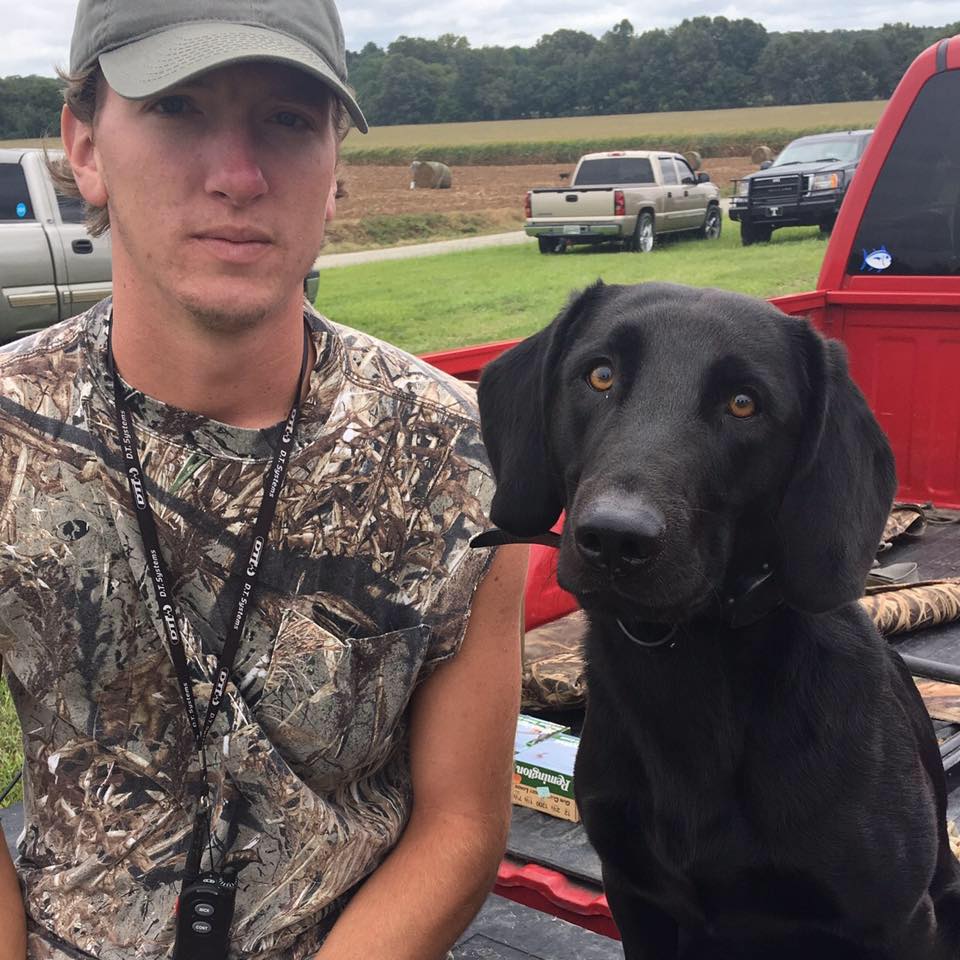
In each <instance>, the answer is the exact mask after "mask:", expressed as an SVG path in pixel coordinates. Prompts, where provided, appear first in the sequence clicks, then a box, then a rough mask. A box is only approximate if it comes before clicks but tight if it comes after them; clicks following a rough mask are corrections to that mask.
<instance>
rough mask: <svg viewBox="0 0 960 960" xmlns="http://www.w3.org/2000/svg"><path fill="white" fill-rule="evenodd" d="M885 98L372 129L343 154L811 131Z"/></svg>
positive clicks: (842, 124) (861, 120) (847, 124)
mask: <svg viewBox="0 0 960 960" xmlns="http://www.w3.org/2000/svg"><path fill="white" fill-rule="evenodd" d="M885 106H886V101H885V100H861V101H855V102H851V103H816V104H803V105H800V106H790V107H746V108H742V109H737V110H685V111H679V112H672V113H634V114H618V115H615V116H607V117H549V118H544V119H542V120H489V121H484V122H478V123H433V124H405V125H401V126H396V127H374V128H372V129H371V130H370V132H369V133H368V134H366V135H363V134H359V133H357V132H356V131H353V132H352V133H351V134H350V136H349V137H348V138H347V140H346V142H345V143H344V153H345V154H348V155H349V153H350V152H351V151H353V150H359V149H376V148H379V147H409V146H414V145H418V144H436V145H438V146H445V145H451V146H453V145H457V146H459V145H463V144H479V143H507V142H511V141H519V140H522V141H558V140H596V139H606V138H609V137H619V136H630V137H633V136H656V137H661V136H674V135H678V134H692V133H711V134H726V133H745V132H748V131H751V130H772V129H785V130H806V129H809V128H812V127H835V128H837V129H853V128H856V127H861V126H864V127H870V126H873V124H874V123H876V121H877V118H878V117H879V116H880V114H881V113H882V112H883V108H884V107H885Z"/></svg>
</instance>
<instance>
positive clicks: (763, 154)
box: [750, 144, 773, 165]
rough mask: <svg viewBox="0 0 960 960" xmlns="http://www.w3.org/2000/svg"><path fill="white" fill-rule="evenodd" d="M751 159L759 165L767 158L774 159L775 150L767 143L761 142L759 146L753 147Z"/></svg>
mask: <svg viewBox="0 0 960 960" xmlns="http://www.w3.org/2000/svg"><path fill="white" fill-rule="evenodd" d="M750 159H751V160H752V161H753V162H754V163H756V164H757V165H759V164H761V163H763V162H764V161H765V160H772V159H773V151H772V150H771V149H770V148H769V147H768V146H767V145H766V144H761V145H760V146H759V147H754V148H753V153H751V154H750Z"/></svg>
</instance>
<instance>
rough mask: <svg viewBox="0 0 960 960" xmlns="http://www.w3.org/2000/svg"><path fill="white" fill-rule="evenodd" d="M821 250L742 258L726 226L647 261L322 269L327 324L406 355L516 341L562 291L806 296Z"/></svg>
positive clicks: (807, 236) (796, 232)
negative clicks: (628, 288)
mask: <svg viewBox="0 0 960 960" xmlns="http://www.w3.org/2000/svg"><path fill="white" fill-rule="evenodd" d="M825 249H826V243H825V242H824V241H823V240H822V239H821V238H820V236H819V234H818V231H817V229H816V228H795V229H786V230H778V231H777V232H776V233H774V235H773V241H772V242H771V243H769V244H760V245H757V246H753V247H749V248H744V247H741V246H740V240H739V236H738V233H737V229H736V226H735V225H733V224H731V223H729V222H726V223H725V224H724V234H723V236H722V237H721V238H720V240H719V241H716V242H713V243H707V242H705V241H699V240H686V239H678V240H676V241H673V242H670V243H667V244H663V245H661V246H660V247H658V248H657V249H655V250H654V251H653V253H651V254H634V253H621V252H619V251H607V250H601V249H599V248H598V249H593V250H591V249H590V248H587V247H580V248H575V250H574V251H573V252H568V253H565V254H562V255H559V256H556V255H551V256H544V255H542V254H540V253H539V252H538V250H537V246H536V243H535V242H534V241H530V243H529V244H525V245H523V246H521V247H495V248H490V249H488V250H479V251H473V252H468V253H456V254H447V255H443V256H437V257H424V258H422V259H415V260H396V261H392V262H383V263H371V264H362V265H358V266H351V267H339V268H327V269H324V268H323V266H322V263H321V273H320V293H319V296H318V300H317V303H318V306H319V308H320V310H321V311H322V312H323V313H324V314H325V315H326V316H328V317H330V318H331V319H333V320H336V321H338V322H340V323H345V324H347V325H348V326H353V327H357V328H360V329H362V330H366V331H367V332H369V333H371V334H373V335H374V336H377V337H380V338H382V339H384V340H389V341H391V342H393V343H396V344H398V345H399V346H402V347H404V348H405V349H407V350H410V351H412V352H414V353H427V352H430V351H433V350H440V349H446V348H450V347H459V346H464V345H466V344H471V343H485V342H489V341H494V340H508V339H512V338H515V337H523V336H526V335H527V334H529V333H532V332H533V331H534V330H537V329H539V328H540V327H541V326H543V325H544V324H546V323H547V322H549V320H550V319H551V318H552V317H553V316H554V315H555V314H556V313H557V311H558V310H559V309H560V307H561V306H562V305H563V303H564V302H565V301H566V299H567V297H568V295H569V293H570V291H571V290H574V289H577V288H580V287H583V286H586V285H587V284H589V283H592V282H593V281H594V280H596V279H598V278H602V279H603V280H604V281H607V282H610V283H638V282H642V281H646V280H669V281H673V282H677V283H690V284H694V285H697V286H714V287H721V288H723V289H727V290H737V291H740V292H743V293H750V294H754V295H756V296H762V297H771V296H776V295H778V294H784V293H797V292H800V291H803V290H808V289H813V287H814V286H815V285H816V279H817V274H818V272H819V270H820V262H821V260H822V259H823V253H824V250H825Z"/></svg>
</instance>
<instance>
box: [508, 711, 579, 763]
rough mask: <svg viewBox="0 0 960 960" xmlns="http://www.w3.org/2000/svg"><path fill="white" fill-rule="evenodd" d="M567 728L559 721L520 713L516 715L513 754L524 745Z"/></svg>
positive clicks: (527, 745) (564, 731)
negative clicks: (552, 721)
mask: <svg viewBox="0 0 960 960" xmlns="http://www.w3.org/2000/svg"><path fill="white" fill-rule="evenodd" d="M569 729H570V728H569V727H564V726H561V725H560V724H559V723H551V722H550V721H549V720H538V719H537V718H536V717H528V716H527V715H526V714H525V713H521V714H520V716H519V717H517V736H516V739H515V740H514V742H513V753H514V756H516V755H517V754H518V753H519V752H520V751H521V750H523V749H524V747H529V746H532V745H533V744H534V743H539V741H541V740H545V739H546V738H547V737H552V736H553V735H554V734H555V733H566V732H567V731H568V730H569Z"/></svg>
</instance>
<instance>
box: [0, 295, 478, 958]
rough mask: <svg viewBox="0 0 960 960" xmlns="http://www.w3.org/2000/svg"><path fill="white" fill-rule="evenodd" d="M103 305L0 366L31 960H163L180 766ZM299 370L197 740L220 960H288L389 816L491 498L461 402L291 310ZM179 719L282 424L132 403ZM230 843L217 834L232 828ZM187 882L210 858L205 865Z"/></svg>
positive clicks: (169, 933) (184, 725)
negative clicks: (233, 899) (240, 632)
mask: <svg viewBox="0 0 960 960" xmlns="http://www.w3.org/2000/svg"><path fill="white" fill-rule="evenodd" d="M109 321H110V302H109V301H105V302H104V303H101V304H99V305H97V306H96V307H94V308H92V309H91V310H90V311H88V312H87V313H86V314H84V315H82V316H80V317H77V318H74V319H72V320H70V321H67V322H66V323H63V324H60V325H59V326H57V327H53V328H51V329H49V330H47V331H44V332H43V333H41V334H38V335H36V336H34V337H31V338H29V339H27V340H24V341H20V342H18V343H15V344H13V345H11V346H10V347H8V348H7V349H6V350H5V351H4V352H3V353H2V354H0V491H2V492H0V656H2V658H3V661H4V671H5V675H6V677H7V680H8V682H9V684H10V688H11V691H12V694H13V697H14V700H15V703H16V706H17V710H18V713H19V716H20V721H21V725H22V728H23V732H24V748H25V752H26V763H25V781H24V783H25V801H24V806H25V832H24V835H23V837H22V838H21V842H20V845H19V858H18V871H19V874H20V878H21V881H22V885H23V888H24V897H25V903H26V909H27V914H28V925H29V939H30V948H29V952H30V957H31V958H54V960H65V958H66V957H77V956H81V957H82V956H93V957H99V958H102V960H133V958H138V960H139V958H153V957H162V956H166V955H167V954H168V951H169V948H170V946H171V944H172V940H173V935H174V921H173V907H174V901H175V898H176V896H177V893H178V891H179V887H180V883H181V878H182V873H183V867H184V862H185V856H186V851H187V848H188V845H189V837H190V834H191V830H192V826H193V819H194V812H195V810H196V806H197V796H198V793H199V790H200V776H199V764H198V762H197V759H196V754H195V751H194V749H193V741H192V735H191V732H190V728H189V725H188V722H187V719H186V715H185V712H184V708H183V706H182V703H181V701H180V699H179V695H178V691H177V686H176V676H175V673H174V669H173V666H172V663H171V660H170V657H169V655H168V652H167V648H166V645H165V643H164V642H163V640H162V638H161V633H160V627H159V623H158V620H157V616H158V609H157V605H156V600H155V596H154V592H153V589H152V585H151V583H150V582H148V580H147V578H146V561H145V557H144V550H143V545H142V541H141V539H140V535H139V530H138V528H137V525H136V520H135V518H134V516H133V511H132V508H131V506H130V502H129V491H128V488H127V485H126V478H125V476H124V475H123V474H122V473H121V472H120V471H119V466H120V457H121V454H120V448H119V446H118V438H117V433H116V421H115V414H114V403H113V394H112V388H111V380H110V377H109V374H108V372H107V366H106V355H105V350H106V335H107V330H108V326H109ZM308 322H309V325H310V328H311V331H312V336H313V339H314V345H315V348H316V355H317V361H316V364H315V366H314V368H313V370H312V371H311V373H310V384H309V394H308V396H307V399H306V400H305V402H304V405H303V409H302V413H301V420H300V424H299V426H298V428H297V436H296V441H295V446H294V449H293V451H292V455H291V459H290V464H289V468H288V472H287V479H286V482H285V485H284V488H283V492H282V495H281V502H280V503H279V505H278V507H277V512H276V516H275V518H274V522H273V527H272V531H271V539H270V543H269V546H268V550H267V554H266V557H265V560H264V562H263V563H262V564H261V570H260V580H259V584H258V586H257V592H256V596H255V601H254V608H253V609H252V610H251V612H250V615H249V618H248V621H247V626H246V628H245V632H244V637H243V642H242V645H241V649H240V653H239V655H238V658H237V664H236V667H235V669H234V674H233V684H231V685H230V688H229V696H228V697H227V700H226V702H225V705H224V709H223V710H221V713H220V716H219V717H218V719H217V721H216V723H215V725H214V727H213V729H212V731H211V735H210V737H209V739H208V744H209V746H208V750H207V754H208V759H209V763H210V777H209V778H210V782H211V785H212V793H213V796H214V828H215V833H216V838H217V843H216V845H215V847H214V851H213V852H214V855H215V858H216V859H217V860H219V859H220V854H219V852H218V851H222V849H223V848H226V849H227V850H228V853H227V858H228V859H229V860H230V861H232V862H234V863H236V864H242V868H241V870H240V874H239V887H238V894H237V907H236V914H235V920H234V927H233V934H232V941H231V944H232V945H231V953H230V956H231V957H241V956H242V957H256V958H258V960H260V958H262V960H268V958H270V960H274V958H280V957H283V958H285V960H290V958H293V960H299V958H303V957H309V956H310V955H311V954H312V953H313V952H314V951H315V950H316V949H317V948H318V947H319V946H320V944H321V943H322V941H323V938H324V936H325V935H326V932H327V931H328V929H329V927H330V926H331V925H332V921H333V920H334V919H335V917H336V914H337V912H338V911H339V909H341V908H342V906H343V904H344V902H345V899H346V897H347V896H349V892H350V891H351V890H352V889H353V888H355V887H356V885H357V884H358V883H359V882H360V881H361V880H362V879H363V878H364V877H366V876H367V875H368V874H369V873H370V872H371V871H372V870H373V869H374V868H375V867H376V866H377V864H378V863H379V862H380V861H382V860H383V858H384V857H385V855H386V854H387V853H388V852H389V850H390V849H391V848H392V846H393V845H394V844H395V843H396V841H397V838H398V836H399V835H400V833H401V831H402V830H403V827H404V825H405V823H406V821H407V818H408V816H409V811H410V807H411V800H412V792H411V782H410V769H409V763H408V742H407V713H408V710H407V707H408V704H409V700H410V697H411V694H412V692H413V690H414V688H415V687H416V685H417V684H418V683H419V682H420V681H421V680H422V679H423V678H424V677H425V676H426V675H427V674H428V673H429V672H430V670H431V669H432V668H433V667H434V666H435V665H436V664H437V663H438V662H440V661H442V660H444V659H445V658H448V657H450V656H451V655H453V654H454V653H455V652H456V650H457V649H458V646H459V644H460V642H461V640H462V637H463V634H464V631H465V627H466V621H467V616H468V613H469V605H470V602H471V599H472V596H473V591H474V589H475V587H476V585H477V583H478V581H479V579H480V577H481V575H482V573H483V571H484V569H485V567H486V565H487V563H488V562H489V557H488V556H486V551H472V552H471V551H470V550H469V549H468V540H469V538H470V537H471V536H472V535H473V534H474V533H476V532H478V531H479V530H481V529H482V528H483V526H484V523H485V520H484V517H485V514H486V508H487V506H488V504H489V497H490V495H491V493H492V486H493V482H492V479H491V475H490V471H489V468H488V466H487V463H486V459H485V454H484V451H483V448H482V445H481V441H480V437H479V431H478V429H477V424H476V410H475V406H474V400H473V398H472V396H471V394H470V392H469V389H468V388H466V387H465V386H464V385H462V384H458V383H457V382H456V381H453V380H451V379H449V378H447V377H446V376H444V375H443V374H441V373H438V372H437V371H436V370H434V369H432V368H431V367H429V366H428V365H426V364H424V363H422V362H421V361H419V360H416V359H414V358H412V357H410V356H408V355H406V354H404V353H403V352H401V351H399V350H397V349H395V348H393V347H390V346H388V345H385V344H383V343H380V342H379V341H377V340H374V339H373V338H371V337H368V336H366V335H364V334H361V333H358V332H356V331H352V330H348V329H346V328H343V327H339V326H337V325H335V324H332V323H330V322H329V321H327V320H325V319H324V318H322V317H319V316H317V315H314V314H311V315H309V316H308ZM131 408H132V410H133V412H134V415H135V423H136V427H137V436H138V442H139V453H140V458H141V461H142V463H143V467H144V470H145V472H146V474H147V475H148V482H147V490H148V492H149V495H150V497H151V501H152V507H153V511H154V515H155V518H156V524H157V529H158V534H159V537H160V541H161V544H162V546H163V553H164V557H165V559H166V561H167V566H168V568H169V571H170V576H171V579H172V585H173V590H174V593H175V595H176V598H177V603H178V606H179V610H180V613H181V618H180V619H181V622H180V627H181V630H182V631H183V633H184V646H185V648H186V651H187V654H188V658H189V661H190V664H191V670H192V671H193V680H194V691H195V694H196V696H197V700H198V704H199V706H200V710H201V713H202V712H203V710H204V709H205V705H206V700H207V696H208V694H209V691H210V687H211V684H210V677H211V676H212V674H213V665H214V663H215V659H216V658H215V653H216V652H217V651H218V650H219V648H220V645H221V642H222V638H223V636H224V634H225V622H226V621H227V620H228V619H229V618H230V617H231V616H232V615H233V611H234V608H235V604H236V601H237V596H236V594H237V586H238V576H237V574H238V572H239V569H238V565H239V564H244V563H245V562H246V553H247V551H248V550H249V543H250V538H251V536H252V534H251V531H252V527H253V522H254V520H255V517H256V514H257V511H258V509H259V506H260V501H261V492H262V489H263V482H264V477H265V473H266V471H267V468H268V467H269V465H270V461H271V458H272V456H273V450H274V444H275V442H276V441H277V439H278V433H279V427H276V428H272V429H269V430H249V429H241V428H236V427H230V426H226V425H224V424H220V423H217V422H214V421H211V420H208V419H205V418H203V417H200V416H197V415H195V414H190V413H186V412H184V411H181V410H177V409H174V408H172V407H169V406H165V405H164V404H161V403H159V402H157V401H155V400H153V399H151V398H148V397H145V396H143V395H142V394H139V393H133V394H132V395H131ZM231 825H232V826H231ZM207 866H209V863H208V862H207V861H205V862H204V867H207Z"/></svg>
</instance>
